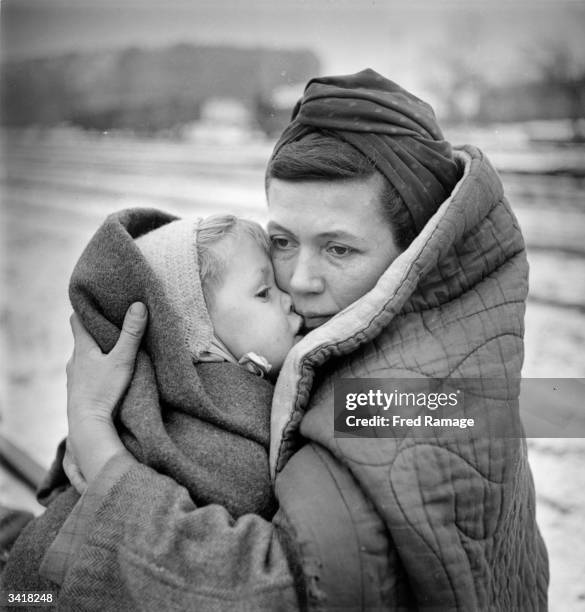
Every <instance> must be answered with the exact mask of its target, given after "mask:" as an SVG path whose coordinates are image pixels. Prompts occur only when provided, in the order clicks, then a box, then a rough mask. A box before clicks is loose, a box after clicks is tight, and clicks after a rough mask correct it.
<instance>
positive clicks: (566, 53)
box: [532, 42, 585, 142]
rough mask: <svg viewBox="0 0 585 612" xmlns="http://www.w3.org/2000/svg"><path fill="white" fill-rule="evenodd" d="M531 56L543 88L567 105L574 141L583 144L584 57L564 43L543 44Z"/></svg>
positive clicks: (584, 129) (584, 120)
mask: <svg viewBox="0 0 585 612" xmlns="http://www.w3.org/2000/svg"><path fill="white" fill-rule="evenodd" d="M532 57H533V62H534V64H535V67H536V69H537V71H538V76H539V78H540V79H541V82H542V83H543V85H545V86H548V87H551V88H554V89H556V90H557V91H558V92H559V93H561V95H563V97H564V98H565V100H566V102H567V105H568V109H569V115H570V116H569V118H570V119H571V123H572V126H573V140H575V141H579V142H583V141H585V57H580V56H579V55H578V54H577V53H576V52H575V51H574V50H573V49H572V48H571V47H570V46H569V44H568V43H567V42H555V43H549V44H548V45H543V46H541V47H539V49H537V50H536V51H535V52H534V53H533V54H532Z"/></svg>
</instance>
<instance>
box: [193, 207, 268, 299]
mask: <svg viewBox="0 0 585 612" xmlns="http://www.w3.org/2000/svg"><path fill="white" fill-rule="evenodd" d="M242 233H246V234H248V235H249V236H251V237H252V238H253V240H254V241H255V242H256V243H257V244H258V246H260V247H261V248H262V249H264V250H265V251H266V253H267V254H268V253H269V250H270V243H269V240H268V235H267V234H266V232H265V231H264V230H263V229H262V227H261V226H260V225H259V224H258V223H256V222H255V221H250V220H248V219H242V218H240V217H236V216H234V215H212V216H210V217H205V218H204V219H202V220H201V221H200V222H199V226H198V228H197V257H198V259H199V277H200V279H201V287H202V289H203V296H204V298H205V302H206V303H207V307H208V309H209V307H210V306H211V305H212V303H213V293H214V290H216V289H217V288H218V287H220V286H221V283H222V281H223V277H224V274H225V269H226V263H227V262H226V253H227V251H228V249H227V248H226V245H223V248H222V242H223V240H224V239H225V238H228V237H230V236H232V237H235V236H238V235H241V234H242Z"/></svg>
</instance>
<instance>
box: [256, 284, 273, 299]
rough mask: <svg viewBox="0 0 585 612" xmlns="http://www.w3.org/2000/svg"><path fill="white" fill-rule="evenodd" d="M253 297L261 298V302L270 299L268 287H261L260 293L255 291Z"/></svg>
mask: <svg viewBox="0 0 585 612" xmlns="http://www.w3.org/2000/svg"><path fill="white" fill-rule="evenodd" d="M255 297H258V298H261V299H262V300H266V299H268V298H269V297H270V287H262V289H260V291H257V292H256V294H255Z"/></svg>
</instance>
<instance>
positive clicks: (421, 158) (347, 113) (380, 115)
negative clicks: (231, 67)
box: [272, 68, 459, 232]
mask: <svg viewBox="0 0 585 612" xmlns="http://www.w3.org/2000/svg"><path fill="white" fill-rule="evenodd" d="M315 130H322V131H325V132H326V133H327V134H329V135H332V136H335V137H337V138H339V139H340V140H343V141H345V142H347V143H348V144H350V145H352V146H353V147H355V148H356V149H357V150H358V151H360V152H361V153H362V154H363V155H365V156H366V157H367V158H368V159H369V160H370V161H371V162H372V163H373V164H374V165H375V166H376V168H377V169H378V170H379V171H380V172H381V173H382V174H383V175H384V176H385V177H386V178H387V179H388V181H389V182H390V183H391V184H392V185H393V186H394V188H395V189H396V190H397V191H398V193H399V194H400V195H401V196H402V199H403V200H404V202H405V204H406V207H407V208H408V211H409V213H410V216H411V217H412V221H413V223H414V227H415V229H416V231H417V232H419V231H420V230H421V229H422V228H423V226H424V225H425V223H426V222H427V221H428V220H429V218H430V217H431V216H432V215H433V214H434V212H435V211H436V210H437V208H438V207H439V205H440V204H441V202H443V201H444V200H445V199H446V198H447V197H448V196H449V194H450V193H451V190H452V189H453V187H454V186H455V183H456V182H457V180H458V178H459V170H458V167H457V164H456V162H455V160H454V159H453V152H452V149H451V145H450V144H449V143H448V142H447V141H446V140H444V138H443V134H442V132H441V130H440V128H439V126H438V124H437V120H436V118H435V113H434V112H433V109H432V108H431V107H430V106H429V105H428V104H427V103H426V102H423V101H422V100H420V99H419V98H417V97H416V96H414V95H413V94H411V93H409V92H408V91H406V90H405V89H402V87H400V86H399V85H397V84H396V83H394V82H393V81H390V80H389V79H386V78H384V77H383V76H381V75H380V74H378V73H377V72H375V71H374V70H371V69H369V68H368V69H366V70H362V71H361V72H358V73H357V74H351V75H347V76H333V77H323V78H316V79H312V80H311V81H309V83H308V84H307V86H306V88H305V92H304V94H303V97H302V98H301V99H300V100H299V101H298V102H297V104H296V106H295V108H294V110H293V115H292V120H291V122H290V124H289V125H288V127H287V128H286V129H285V130H284V132H283V133H282V136H281V137H280V139H279V141H278V142H277V143H276V146H275V148H274V151H273V153H272V157H274V156H275V155H276V154H277V153H278V151H279V150H280V149H281V148H282V147H284V146H286V145H287V144H288V143H292V142H295V141H298V140H301V139H302V138H304V137H305V136H307V135H308V134H310V133H312V132H315Z"/></svg>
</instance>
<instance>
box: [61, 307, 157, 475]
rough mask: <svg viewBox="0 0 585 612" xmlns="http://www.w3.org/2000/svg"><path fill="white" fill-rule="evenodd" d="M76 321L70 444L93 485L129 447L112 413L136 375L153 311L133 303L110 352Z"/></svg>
mask: <svg viewBox="0 0 585 612" xmlns="http://www.w3.org/2000/svg"><path fill="white" fill-rule="evenodd" d="M70 321H71V329H72V331H73V338H74V343H75V344H74V349H73V355H72V356H71V359H70V360H69V362H68V363H67V420H68V423H69V439H68V445H69V446H70V450H71V451H72V453H73V455H74V457H75V459H76V461H77V463H78V465H79V467H80V469H81V473H82V474H83V476H84V477H85V479H86V480H87V482H88V483H89V482H91V481H92V480H93V478H94V477H95V476H96V475H97V474H98V472H99V471H100V470H101V469H102V468H103V467H104V465H105V464H106V463H107V462H108V461H109V459H111V458H112V457H113V456H114V455H115V454H117V453H119V452H123V451H124V450H125V449H124V446H123V445H122V442H121V440H120V437H119V436H118V433H117V432H116V429H115V428H114V424H113V421H112V412H113V410H114V408H115V407H116V405H117V404H118V402H119V401H120V399H121V398H122V396H123V395H124V393H125V391H126V389H127V387H128V385H129V383H130V380H131V378H132V374H133V372H134V364H135V361H136V355H137V353H138V347H139V346H140V341H141V339H142V336H143V334H144V330H145V329H146V321H147V312H146V307H145V306H144V304H141V303H140V302H136V303H135V304H132V306H131V307H130V308H129V309H128V312H127V313H126V317H125V318H124V324H123V326H122V331H121V333H120V337H119V338H118V341H117V343H116V345H115V346H114V348H113V349H112V350H111V351H110V352H109V353H107V354H104V353H102V351H101V350H100V348H99V346H98V345H97V344H96V342H95V340H94V339H93V338H92V336H91V335H90V334H89V333H88V332H87V331H86V329H85V328H84V327H83V325H82V324H81V321H80V320H79V317H78V316H77V315H76V314H73V315H72V316H71V319H70Z"/></svg>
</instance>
